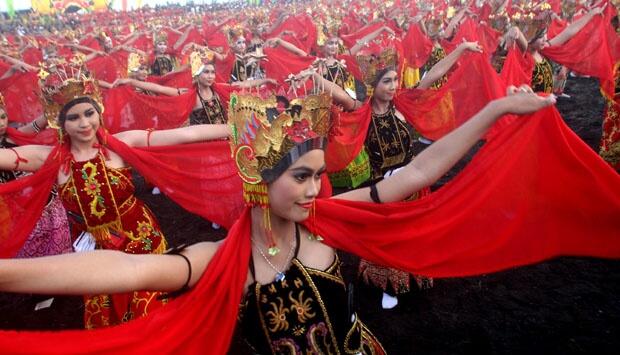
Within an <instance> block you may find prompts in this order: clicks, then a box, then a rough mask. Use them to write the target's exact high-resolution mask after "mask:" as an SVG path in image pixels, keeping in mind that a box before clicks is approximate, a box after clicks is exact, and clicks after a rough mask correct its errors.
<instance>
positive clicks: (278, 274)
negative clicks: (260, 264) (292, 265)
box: [252, 238, 295, 281]
mask: <svg viewBox="0 0 620 355" xmlns="http://www.w3.org/2000/svg"><path fill="white" fill-rule="evenodd" d="M252 244H254V245H256V249H257V250H258V252H259V253H260V255H261V256H262V257H263V259H265V261H266V262H267V264H269V266H270V267H271V268H272V269H273V270H274V271H275V272H276V277H275V278H274V281H283V280H284V279H285V278H286V275H284V268H285V267H286V265H288V263H289V261H290V260H291V257H292V256H293V250H295V243H294V242H293V241H291V249H290V250H289V252H288V255H287V256H286V259H285V262H284V265H283V267H282V270H280V269H278V268H277V267H276V266H275V265H273V263H272V262H271V261H269V258H267V255H265V253H263V250H262V249H261V248H260V245H258V243H257V242H256V241H255V240H254V238H252Z"/></svg>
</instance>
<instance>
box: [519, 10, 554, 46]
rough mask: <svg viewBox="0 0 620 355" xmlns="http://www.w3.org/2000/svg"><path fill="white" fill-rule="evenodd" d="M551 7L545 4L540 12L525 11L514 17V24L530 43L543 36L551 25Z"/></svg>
mask: <svg viewBox="0 0 620 355" xmlns="http://www.w3.org/2000/svg"><path fill="white" fill-rule="evenodd" d="M550 9H551V7H550V5H549V4H546V3H545V4H543V5H542V6H541V7H540V9H539V10H537V11H534V10H528V9H526V10H524V11H523V12H517V13H515V14H514V15H513V16H512V22H513V23H514V25H515V26H517V27H519V29H520V30H521V32H522V33H523V35H524V36H525V38H526V39H527V41H528V42H531V41H533V40H535V39H537V38H539V37H540V36H542V35H543V34H544V33H545V31H546V30H547V27H548V26H549V24H550V23H551V11H550Z"/></svg>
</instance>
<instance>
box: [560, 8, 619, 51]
mask: <svg viewBox="0 0 620 355" xmlns="http://www.w3.org/2000/svg"><path fill="white" fill-rule="evenodd" d="M605 6H607V5H604V6H602V7H596V8H594V9H592V10H590V12H588V13H587V14H585V15H583V16H582V17H581V18H580V19H579V20H577V21H575V22H573V23H571V24H570V25H568V26H566V28H565V29H564V31H562V32H560V33H559V34H558V35H557V36H555V37H553V38H552V39H550V40H549V46H561V45H562V44H564V43H566V42H568V41H569V40H570V39H571V38H573V37H574V36H575V35H576V34H577V33H578V32H579V31H580V30H581V29H582V28H583V27H584V26H585V25H587V24H588V22H590V20H592V18H594V16H596V15H602V14H603V10H604V9H605Z"/></svg>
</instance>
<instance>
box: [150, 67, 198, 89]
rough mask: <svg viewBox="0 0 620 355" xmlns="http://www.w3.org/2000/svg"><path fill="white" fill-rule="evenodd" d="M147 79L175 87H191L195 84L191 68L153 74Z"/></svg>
mask: <svg viewBox="0 0 620 355" xmlns="http://www.w3.org/2000/svg"><path fill="white" fill-rule="evenodd" d="M146 81H149V82H151V83H156V84H159V85H164V86H170V87H173V88H191V87H192V86H193V84H192V74H191V73H190V72H189V70H183V71H178V72H171V73H168V74H166V75H162V76H156V75H151V76H149V77H148V78H147V79H146Z"/></svg>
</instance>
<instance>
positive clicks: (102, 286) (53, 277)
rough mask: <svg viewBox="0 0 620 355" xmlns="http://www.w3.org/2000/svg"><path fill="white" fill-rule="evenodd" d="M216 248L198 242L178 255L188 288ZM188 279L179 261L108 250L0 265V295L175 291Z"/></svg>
mask: <svg viewBox="0 0 620 355" xmlns="http://www.w3.org/2000/svg"><path fill="white" fill-rule="evenodd" d="M217 247H218V244H216V243H209V242H203V243H198V244H195V245H192V246H190V247H188V248H186V249H185V250H183V251H182V254H183V255H185V256H186V257H187V258H188V259H189V261H190V264H191V267H192V275H191V276H192V277H191V280H190V282H189V286H193V285H194V284H196V282H197V281H198V280H199V279H200V276H201V275H202V273H203V272H204V270H205V269H206V267H207V265H208V264H209V261H210V260H211V258H212V257H213V255H214V254H215V252H216V250H217ZM188 274H189V270H188V266H187V263H186V262H185V260H184V259H183V258H182V257H180V256H178V255H156V254H142V255H136V254H126V253H123V252H120V251H113V250H96V251H92V252H83V253H71V254H63V255H55V256H46V257H42V258H33V259H10V260H0V290H2V291H7V292H22V293H42V294H65V295H83V294H90V293H95V294H96V293H121V292H129V291H139V290H149V291H175V290H178V289H180V288H181V287H183V285H184V284H185V281H186V280H187V276H188Z"/></svg>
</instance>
